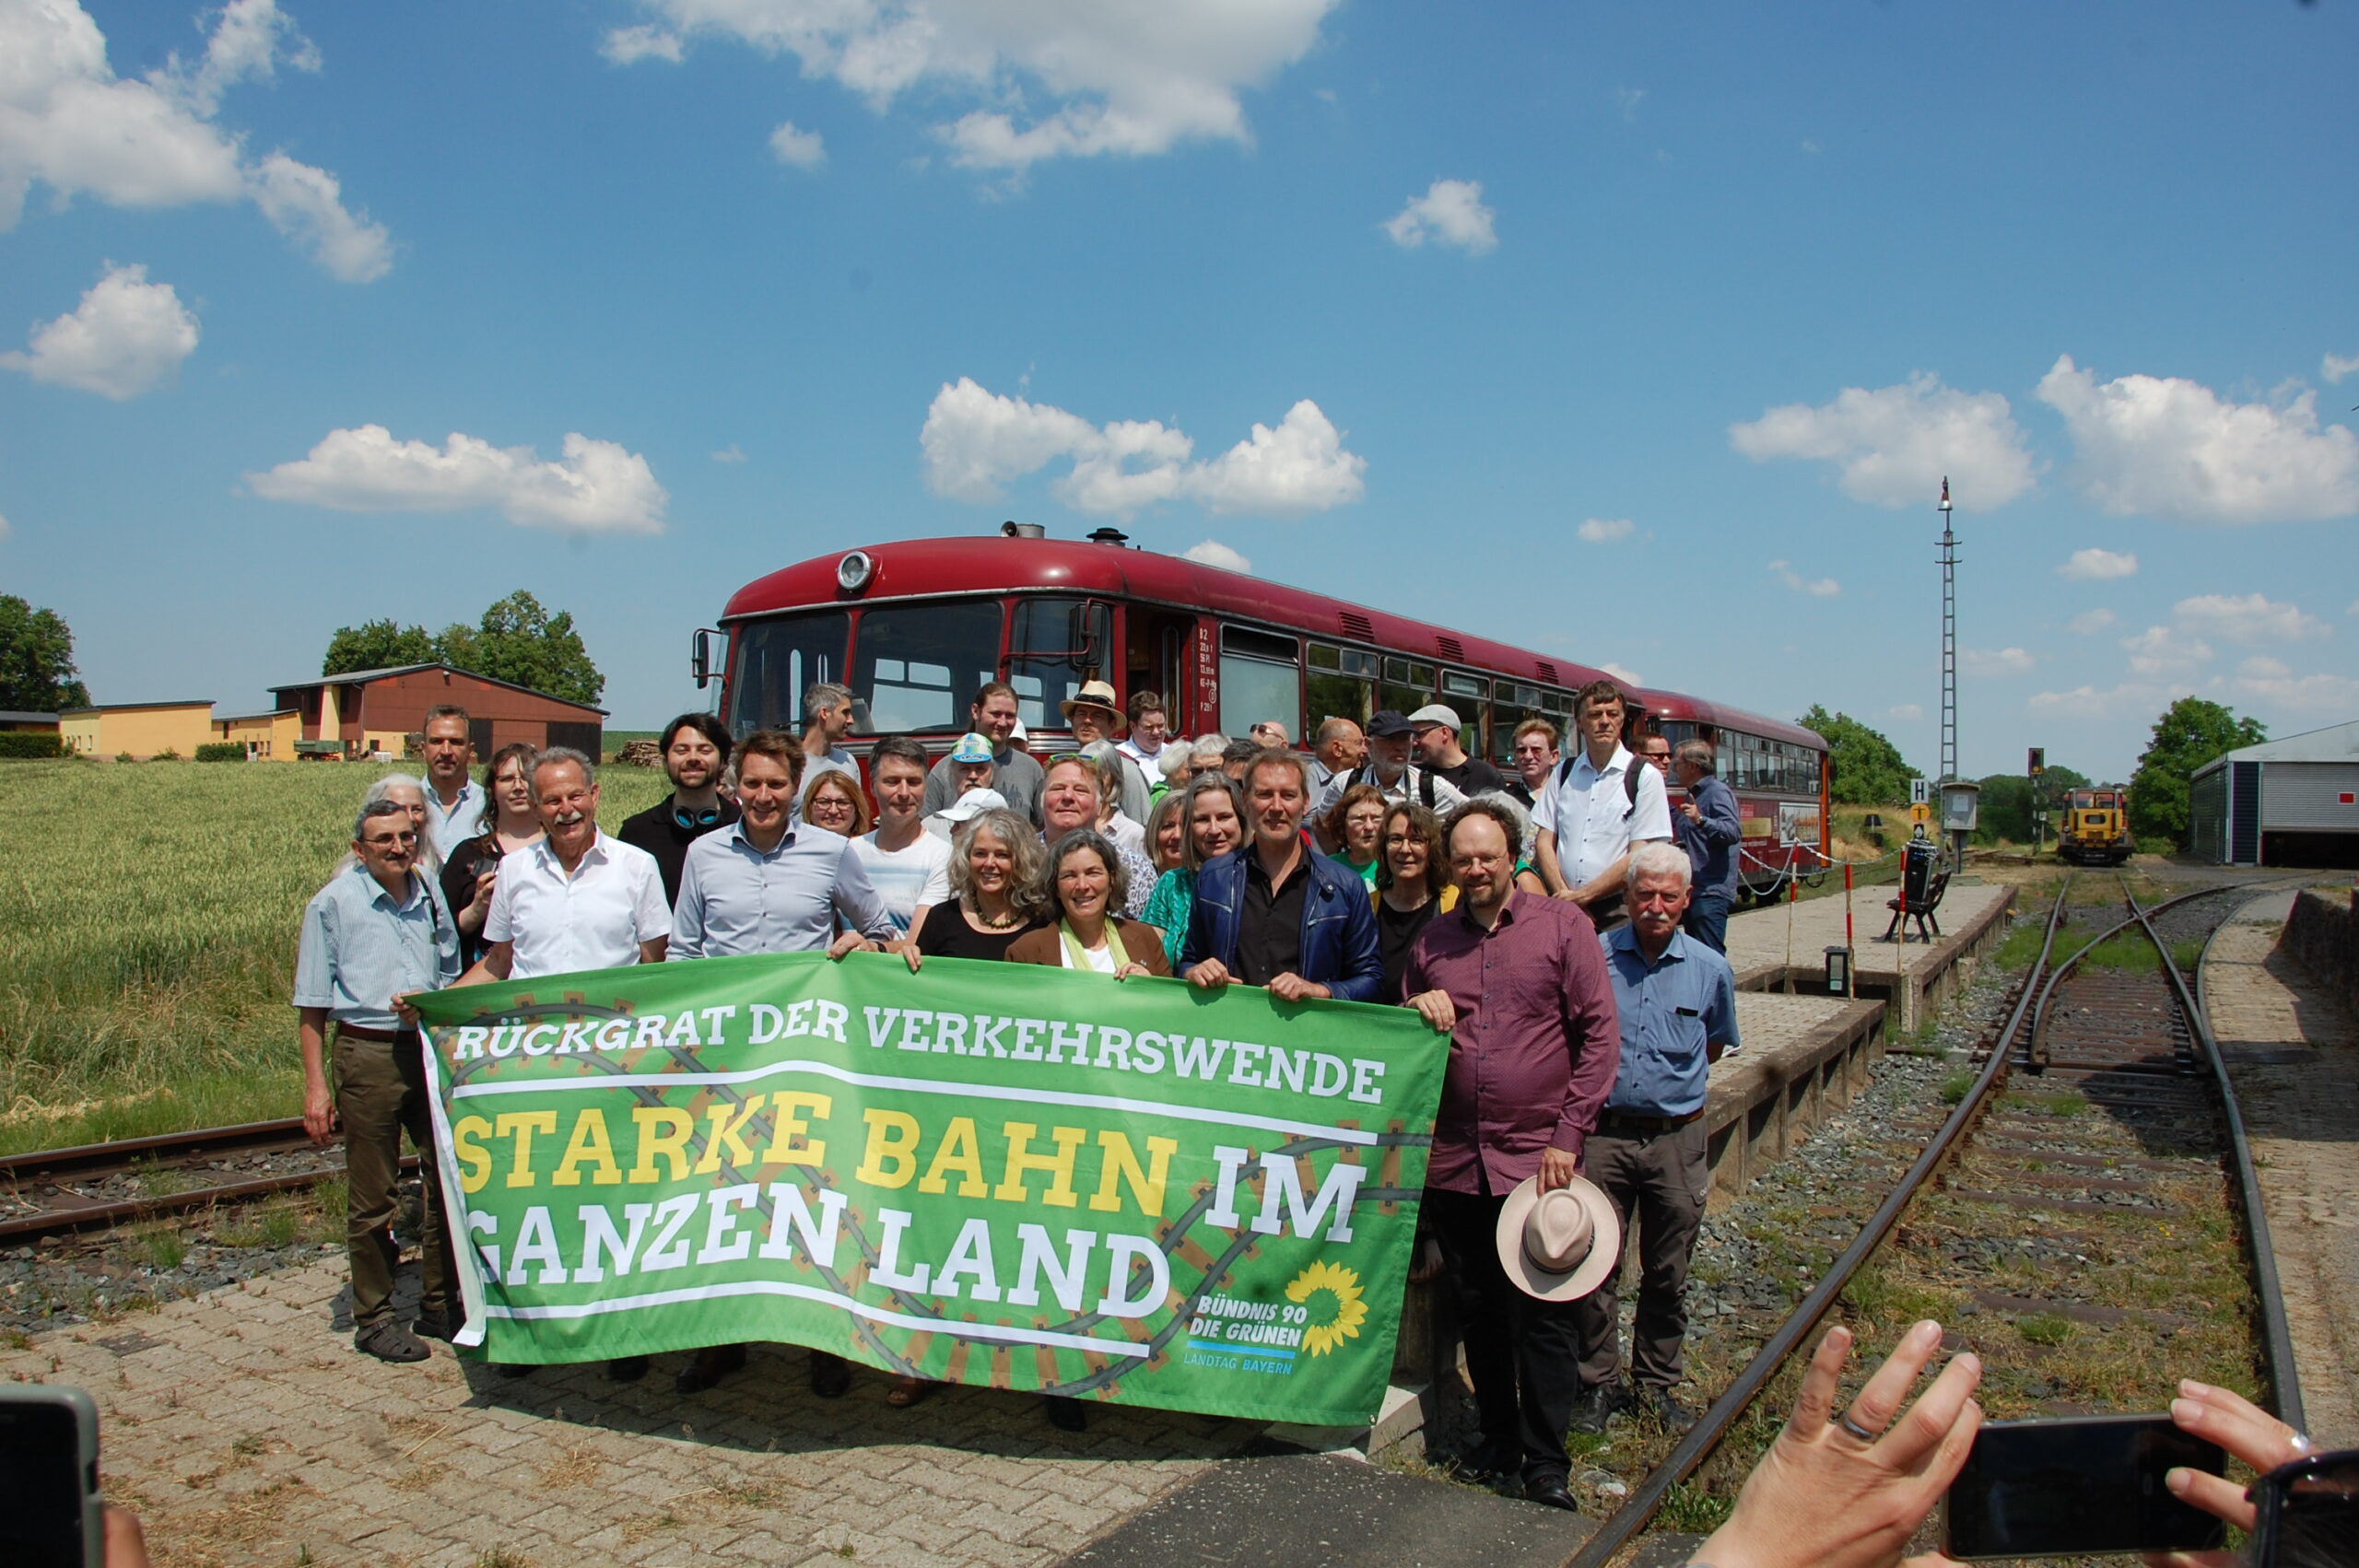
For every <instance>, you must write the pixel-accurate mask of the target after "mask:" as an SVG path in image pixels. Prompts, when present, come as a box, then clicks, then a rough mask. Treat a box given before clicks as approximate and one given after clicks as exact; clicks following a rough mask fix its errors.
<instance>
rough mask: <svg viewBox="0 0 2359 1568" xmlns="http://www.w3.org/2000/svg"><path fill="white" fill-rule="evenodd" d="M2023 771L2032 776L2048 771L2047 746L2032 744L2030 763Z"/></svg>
mask: <svg viewBox="0 0 2359 1568" xmlns="http://www.w3.org/2000/svg"><path fill="white" fill-rule="evenodd" d="M2024 771H2025V773H2028V774H2030V775H2031V776H2032V777H2033V778H2038V777H2039V776H2040V775H2041V774H2043V773H2045V772H2047V771H2048V748H2047V747H2046V746H2034V747H2032V748H2031V759H2030V763H2029V765H2028V766H2025V769H2024Z"/></svg>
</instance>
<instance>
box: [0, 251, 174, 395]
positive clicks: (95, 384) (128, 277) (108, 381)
mask: <svg viewBox="0 0 2359 1568" xmlns="http://www.w3.org/2000/svg"><path fill="white" fill-rule="evenodd" d="M197 335H198V334H197V326H196V318H195V317H194V315H192V314H190V313H189V310H188V308H187V307H186V306H184V305H182V303H181V297H180V296H179V295H178V294H176V293H174V292H173V290H172V286H171V285H170V284H169V283H149V282H148V281H147V268H146V267H144V266H123V267H119V266H116V265H115V264H114V263H111V262H110V263H107V271H106V275H105V276H103V277H101V278H100V279H99V281H98V282H96V283H94V284H92V285H91V286H90V287H89V288H88V291H87V292H85V293H84V294H83V296H82V303H81V304H80V305H79V306H77V307H76V309H75V310H73V311H72V312H71V313H70V314H67V315H63V316H60V317H58V318H57V319H56V320H55V321H52V322H42V323H41V324H40V325H39V326H37V327H35V328H33V333H32V339H31V342H30V343H29V345H28V351H27V352H25V353H22V354H16V353H10V354H0V365H5V366H6V367H7V368H8V369H11V370H22V371H23V372H24V373H25V374H26V375H28V376H30V377H31V378H32V379H33V380H37V381H49V382H52V383H53V384H55V385H57V386H64V387H76V388H78V389H79V390H81V391H83V392H97V393H98V394H99V395H100V397H111V398H113V399H115V400H116V401H117V402H120V401H122V400H123V399H124V398H130V397H137V396H138V395H139V394H140V393H141V392H150V391H153V390H154V389H155V388H157V387H158V386H161V385H162V384H163V383H164V382H165V381H167V380H170V379H171V376H172V373H173V372H174V371H176V370H178V369H180V366H181V361H182V360H183V359H185V358H187V357H189V356H190V355H191V354H194V353H195V352H196V341H197Z"/></svg>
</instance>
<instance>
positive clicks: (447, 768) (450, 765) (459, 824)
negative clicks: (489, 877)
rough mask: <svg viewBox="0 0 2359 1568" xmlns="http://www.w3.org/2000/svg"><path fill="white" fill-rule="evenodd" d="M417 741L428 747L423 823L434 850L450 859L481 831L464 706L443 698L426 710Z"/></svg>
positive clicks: (479, 799) (480, 801)
mask: <svg viewBox="0 0 2359 1568" xmlns="http://www.w3.org/2000/svg"><path fill="white" fill-rule="evenodd" d="M421 743H423V744H424V746H425V748H426V823H427V831H428V833H430V834H431V835H432V836H433V839H434V854H435V858H436V859H438V860H449V859H450V858H451V857H452V855H453V854H455V853H456V852H457V851H458V848H459V846H460V845H462V844H464V843H465V842H466V841H467V840H468V839H470V838H479V837H482V836H483V810H484V792H483V786H482V785H480V784H477V783H475V781H474V780H472V779H470V778H468V777H467V767H468V766H469V765H470V764H471V763H473V762H474V761H475V742H474V741H473V740H471V739H470V738H469V736H468V731H467V710H466V709H465V708H459V707H456V706H454V705H452V704H451V703H447V702H446V703H442V704H440V705H438V706H436V707H433V708H428V709H427V710H426V722H425V724H424V726H423V734H422V736H421Z"/></svg>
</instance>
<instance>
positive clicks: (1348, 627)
mask: <svg viewBox="0 0 2359 1568" xmlns="http://www.w3.org/2000/svg"><path fill="white" fill-rule="evenodd" d="M1340 618H1341V619H1342V621H1343V623H1344V636H1345V637H1356V638H1359V639H1360V640H1361V641H1362V642H1374V641H1375V640H1376V627H1375V626H1372V625H1370V624H1369V622H1368V618H1367V616H1366V615H1363V614H1360V613H1359V612H1358V611H1357V610H1344V611H1342V612H1341V613H1340Z"/></svg>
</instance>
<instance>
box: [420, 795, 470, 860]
mask: <svg viewBox="0 0 2359 1568" xmlns="http://www.w3.org/2000/svg"><path fill="white" fill-rule="evenodd" d="M483 808H484V798H483V786H482V785H480V784H478V783H476V782H475V780H474V779H472V778H470V779H468V780H467V781H466V782H464V784H461V785H460V786H459V798H458V799H457V800H456V801H453V802H452V803H451V809H450V810H449V811H447V812H446V811H444V810H443V809H442V797H441V796H440V795H438V794H436V793H435V792H434V784H433V781H432V780H430V779H429V780H428V782H427V786H426V831H427V835H428V837H431V838H432V839H433V840H434V852H435V853H436V854H437V855H440V856H441V857H442V859H444V860H449V859H450V858H451V855H452V851H454V850H456V849H457V848H458V847H459V846H460V845H462V844H464V843H465V842H466V841H467V840H468V839H470V838H480V837H483Z"/></svg>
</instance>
